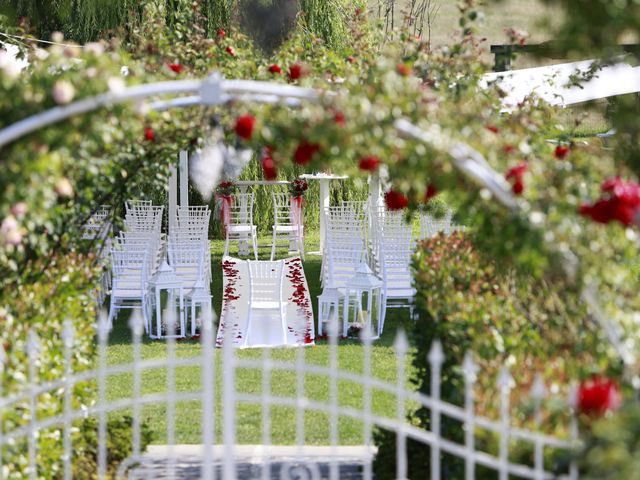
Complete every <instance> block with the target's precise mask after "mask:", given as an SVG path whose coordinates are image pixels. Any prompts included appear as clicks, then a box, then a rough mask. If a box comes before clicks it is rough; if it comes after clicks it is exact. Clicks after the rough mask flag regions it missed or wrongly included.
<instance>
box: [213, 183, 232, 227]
mask: <svg viewBox="0 0 640 480" xmlns="http://www.w3.org/2000/svg"><path fill="white" fill-rule="evenodd" d="M235 190H236V186H235V184H234V183H233V182H230V181H228V180H225V181H223V182H220V183H219V184H218V186H217V187H216V199H217V206H218V208H219V210H220V224H221V225H222V234H223V235H226V232H227V225H229V223H230V222H231V202H232V197H231V196H232V195H233V194H234V192H235Z"/></svg>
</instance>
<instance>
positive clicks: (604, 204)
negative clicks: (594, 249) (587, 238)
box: [580, 177, 640, 226]
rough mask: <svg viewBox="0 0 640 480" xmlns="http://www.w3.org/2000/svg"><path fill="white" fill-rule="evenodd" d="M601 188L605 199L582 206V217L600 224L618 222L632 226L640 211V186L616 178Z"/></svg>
mask: <svg viewBox="0 0 640 480" xmlns="http://www.w3.org/2000/svg"><path fill="white" fill-rule="evenodd" d="M600 188H601V189H602V192H603V193H604V197H603V198H600V199H599V200H598V201H597V202H596V203H594V204H593V205H588V204H585V205H582V206H581V207H580V215H583V216H585V217H589V218H591V219H592V220H593V221H594V222H598V223H610V222H612V221H618V222H620V223H621V224H623V225H625V226H630V225H632V224H633V223H634V221H635V219H636V217H637V216H638V210H639V209H640V185H638V184H637V183H634V182H625V181H624V180H622V179H620V177H615V178H610V179H608V180H606V181H604V182H603V183H602V185H601V187H600Z"/></svg>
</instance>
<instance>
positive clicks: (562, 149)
mask: <svg viewBox="0 0 640 480" xmlns="http://www.w3.org/2000/svg"><path fill="white" fill-rule="evenodd" d="M568 154H569V147H567V146H566V145H558V146H557V147H556V150H555V152H554V155H555V156H556V158H558V159H560V160H562V159H563V158H564V157H566V156H567V155H568Z"/></svg>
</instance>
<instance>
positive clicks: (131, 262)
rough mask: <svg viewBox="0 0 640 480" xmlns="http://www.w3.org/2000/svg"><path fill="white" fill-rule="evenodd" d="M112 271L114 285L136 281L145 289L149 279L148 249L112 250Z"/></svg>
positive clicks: (115, 286) (138, 285) (136, 284)
mask: <svg viewBox="0 0 640 480" xmlns="http://www.w3.org/2000/svg"><path fill="white" fill-rule="evenodd" d="M111 271H112V281H113V287H114V288H118V286H119V284H121V283H127V284H128V285H130V284H132V283H135V286H136V287H139V288H141V289H142V290H143V291H144V290H145V289H146V285H147V281H148V279H149V253H148V252H147V251H146V250H120V249H117V248H113V249H112V250H111Z"/></svg>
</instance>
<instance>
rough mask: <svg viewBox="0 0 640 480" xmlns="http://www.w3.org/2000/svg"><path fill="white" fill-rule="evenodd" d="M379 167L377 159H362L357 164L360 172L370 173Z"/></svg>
mask: <svg viewBox="0 0 640 480" xmlns="http://www.w3.org/2000/svg"><path fill="white" fill-rule="evenodd" d="M379 165H380V159H379V158H378V157H363V158H361V159H360V161H359V162H358V167H359V168H360V170H364V171H365V172H372V171H374V170H376V169H377V168H378V166H379Z"/></svg>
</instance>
